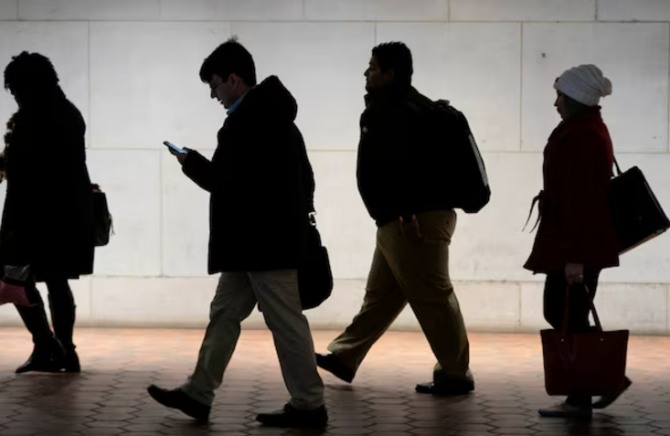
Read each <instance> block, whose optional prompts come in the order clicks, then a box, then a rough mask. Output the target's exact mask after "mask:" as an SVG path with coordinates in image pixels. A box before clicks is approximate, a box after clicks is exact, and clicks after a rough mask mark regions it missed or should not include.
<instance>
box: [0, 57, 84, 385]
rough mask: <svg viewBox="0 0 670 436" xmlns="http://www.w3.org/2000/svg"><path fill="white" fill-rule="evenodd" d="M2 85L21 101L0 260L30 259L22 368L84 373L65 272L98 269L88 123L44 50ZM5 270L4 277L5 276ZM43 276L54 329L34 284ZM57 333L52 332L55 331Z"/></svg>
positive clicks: (11, 263) (9, 159)
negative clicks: (27, 338) (29, 347)
mask: <svg viewBox="0 0 670 436" xmlns="http://www.w3.org/2000/svg"><path fill="white" fill-rule="evenodd" d="M4 84H5V88H6V89H7V90H9V92H11V94H12V95H13V97H14V99H15V100H16V103H17V105H18V111H17V112H16V113H15V114H14V115H13V116H12V118H11V120H10V123H9V124H8V131H7V134H6V135H5V144H6V146H5V151H4V154H3V159H2V163H3V168H2V169H1V170H2V172H3V173H4V174H5V177H6V180H7V194H6V197H5V204H4V209H3V212H2V225H1V227H0V265H2V267H3V271H5V272H6V271H7V270H8V269H9V267H17V266H24V267H25V266H27V267H28V271H29V275H28V278H27V280H26V283H25V289H26V294H27V296H28V300H29V301H30V302H31V303H33V304H32V305H30V306H25V305H22V306H18V305H17V306H16V308H17V310H18V312H19V315H20V316H21V319H22V320H23V322H24V324H25V326H26V328H27V329H28V330H29V331H30V333H31V335H32V339H33V343H34V349H33V352H32V354H31V355H30V358H29V359H28V360H27V361H26V362H25V363H24V364H23V365H21V366H20V367H18V368H17V370H16V372H17V373H22V372H28V371H46V372H59V371H66V372H79V371H80V364H79V358H78V356H77V353H76V352H75V346H74V343H73V341H72V334H73V329H74V323H75V303H74V298H73V295H72V290H71V289H70V285H69V283H68V279H76V278H79V276H80V275H82V274H91V273H92V272H93V250H94V247H93V231H92V209H91V188H90V186H91V183H90V179H89V175H88V169H87V167H86V152H85V145H84V134H85V131H86V125H85V123H84V120H83V118H82V116H81V114H80V112H79V110H78V109H77V108H76V107H75V106H74V105H73V104H72V103H71V102H70V101H69V100H68V99H67V98H66V96H65V94H64V93H63V91H62V90H61V88H60V86H59V85H58V75H57V73H56V71H55V70H54V67H53V65H52V64H51V61H50V60H49V59H48V58H46V57H45V56H43V55H41V54H39V53H28V52H25V51H24V52H22V53H20V54H19V55H17V56H14V57H13V58H12V60H11V62H9V64H8V65H7V67H6V69H5V72H4ZM5 278H6V277H4V276H3V280H4V279H5ZM42 281H43V282H45V283H46V286H47V289H48V295H49V309H50V311H51V321H52V323H53V328H54V331H53V332H52V330H51V326H50V325H49V321H48V320H47V315H46V312H45V309H44V303H43V300H42V297H41V296H40V293H39V291H38V290H37V288H36V286H35V284H36V282H42ZM54 332H55V335H54Z"/></svg>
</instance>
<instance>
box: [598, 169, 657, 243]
mask: <svg viewBox="0 0 670 436" xmlns="http://www.w3.org/2000/svg"><path fill="white" fill-rule="evenodd" d="M614 165H615V166H616V171H617V175H616V176H615V177H614V178H613V179H612V180H611V181H610V186H609V200H610V210H611V213H612V221H613V222H614V228H615V230H616V233H617V239H618V244H619V253H620V254H622V253H625V252H627V251H629V250H631V249H633V248H635V247H637V246H638V245H640V244H642V243H644V242H646V241H648V240H650V239H652V238H654V237H656V236H658V235H660V234H661V233H663V232H665V231H666V230H667V229H668V227H670V221H669V220H668V217H667V216H666V215H665V212H663V208H661V205H660V204H659V202H658V200H657V199H656V196H655V195H654V193H653V191H652V190H651V188H650V187H649V184H648V183H647V180H646V179H645V177H644V174H642V171H641V170H640V169H639V168H638V167H635V166H634V167H632V168H629V169H628V170H626V172H624V173H622V172H621V168H619V164H618V163H617V161H616V159H614Z"/></svg>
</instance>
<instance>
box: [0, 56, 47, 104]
mask: <svg viewBox="0 0 670 436" xmlns="http://www.w3.org/2000/svg"><path fill="white" fill-rule="evenodd" d="M57 87H58V74H57V73H56V70H55V69H54V66H53V64H52V63H51V61H50V60H49V58H47V57H46V56H44V55H41V54H39V53H28V52H27V51H22V52H21V53H20V54H18V55H16V56H13V57H12V60H11V61H10V62H9V64H7V67H6V68H5V89H8V90H9V91H10V92H11V93H12V94H14V95H16V94H19V95H25V94H28V93H34V92H37V91H40V90H52V89H55V88H57Z"/></svg>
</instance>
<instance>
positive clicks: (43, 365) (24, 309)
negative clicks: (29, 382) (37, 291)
mask: <svg viewBox="0 0 670 436" xmlns="http://www.w3.org/2000/svg"><path fill="white" fill-rule="evenodd" d="M16 309H17V310H18V312H19V315H20V316H21V319H22V320H23V323H24V324H25V326H26V328H27V329H28V331H29V332H30V333H31V334H32V337H33V344H34V346H33V352H32V353H31V354H30V357H29V358H28V360H26V361H25V363H24V364H23V365H21V366H19V367H18V368H16V373H17V374H20V373H23V372H29V371H41V372H60V371H61V370H62V369H63V368H64V360H65V351H64V350H63V347H62V346H61V344H60V343H59V342H58V340H57V339H56V338H54V335H53V333H52V332H51V328H50V327H49V321H48V320H47V315H46V312H45V311H44V304H42V301H41V299H40V303H39V304H37V305H35V306H16Z"/></svg>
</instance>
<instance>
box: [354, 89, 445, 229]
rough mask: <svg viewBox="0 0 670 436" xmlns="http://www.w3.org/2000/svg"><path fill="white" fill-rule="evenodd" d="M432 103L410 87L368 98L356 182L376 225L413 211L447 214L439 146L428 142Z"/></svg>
mask: <svg viewBox="0 0 670 436" xmlns="http://www.w3.org/2000/svg"><path fill="white" fill-rule="evenodd" d="M431 106H432V102H431V100H430V99H429V98H427V97H425V96H423V95H422V94H420V93H419V92H418V91H417V90H416V89H414V88H412V87H406V88H396V87H389V88H386V89H383V90H380V91H376V92H375V93H371V94H368V95H366V108H365V111H364V112H363V114H362V115H361V118H360V129H361V134H360V142H359V144H358V162H357V168H356V178H357V181H358V190H359V192H360V194H361V198H362V199H363V203H364V204H365V206H366V208H367V210H368V213H369V214H370V216H371V217H372V218H373V219H374V220H375V221H376V223H377V225H378V226H383V225H384V224H386V223H388V222H391V221H393V220H397V219H398V217H400V216H409V215H411V214H414V213H419V212H427V211H436V210H449V209H451V207H450V206H449V205H448V204H447V200H448V199H447V196H446V195H445V193H444V191H445V189H449V187H448V186H445V184H444V183H441V181H440V176H441V175H442V174H443V173H444V160H443V159H438V158H436V156H440V152H439V150H437V149H436V147H443V146H444V145H443V144H440V143H438V142H437V141H435V140H434V138H430V134H429V131H430V129H429V126H428V118H427V116H426V114H427V113H428V111H429V110H430V108H431Z"/></svg>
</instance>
